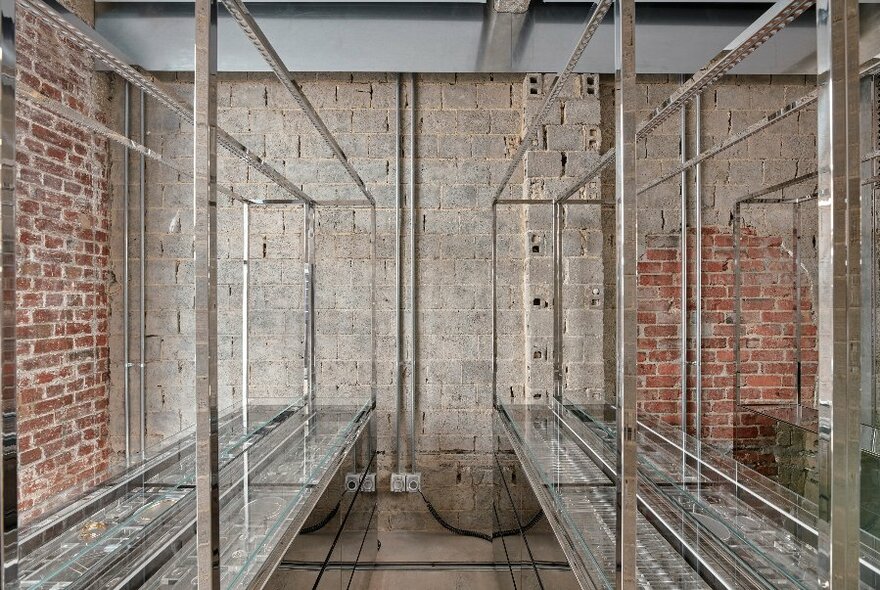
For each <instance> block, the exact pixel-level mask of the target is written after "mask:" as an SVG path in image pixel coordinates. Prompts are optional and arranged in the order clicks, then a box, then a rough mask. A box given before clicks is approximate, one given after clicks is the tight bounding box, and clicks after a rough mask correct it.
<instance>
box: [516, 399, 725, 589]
mask: <svg viewBox="0 0 880 590" xmlns="http://www.w3.org/2000/svg"><path fill="white" fill-rule="evenodd" d="M500 413H501V416H502V418H501V419H502V421H503V423H504V424H505V425H506V426H507V430H508V432H509V434H510V439H511V444H512V445H513V446H514V448H515V449H516V450H517V455H519V456H520V457H521V458H525V460H526V461H527V462H528V465H524V466H523V467H524V468H525V469H526V471H527V472H533V473H535V474H536V475H537V478H538V479H539V482H540V484H539V485H540V486H541V488H542V490H536V491H541V492H547V494H546V495H547V496H549V498H550V499H551V501H552V506H543V508H544V509H545V511H552V512H553V513H554V514H555V515H558V517H559V522H560V523H561V525H562V526H563V528H564V529H565V532H566V535H567V537H569V538H571V539H574V540H575V543H574V545H575V546H574V550H575V551H576V552H577V553H578V555H579V557H580V562H581V563H582V564H583V567H585V568H587V569H588V570H589V571H587V572H580V576H581V578H583V577H587V578H589V579H591V580H593V582H594V583H595V584H596V585H597V586H600V587H604V588H613V587H614V571H615V543H616V539H615V536H614V530H615V520H616V517H617V515H616V507H615V501H616V500H615V495H616V488H615V485H614V483H613V480H612V479H611V478H610V477H609V474H608V473H607V469H606V468H605V465H604V463H603V460H602V459H598V460H596V459H594V458H591V457H589V456H588V455H587V454H586V453H585V452H584V451H583V449H582V447H581V445H580V443H579V441H577V440H576V437H575V435H574V433H573V432H572V431H571V430H569V429H567V428H566V427H565V426H564V425H563V424H561V422H560V420H558V419H557V416H556V415H555V414H554V413H553V412H551V411H550V409H549V408H547V407H546V406H544V405H516V406H503V407H501V408H500ZM533 483H534V482H533ZM542 495H544V494H538V496H539V498H540V497H541V496H542ZM637 526H638V548H637V563H638V566H639V579H638V585H639V587H640V588H685V589H689V588H709V587H710V586H709V585H708V584H707V583H706V582H705V581H704V580H703V579H702V578H701V577H700V575H699V574H698V573H697V572H696V571H694V569H693V568H692V567H691V566H690V565H688V563H687V562H686V561H685V560H684V558H683V557H682V556H681V555H679V553H678V552H677V551H676V550H675V549H674V548H673V547H672V546H671V545H670V544H669V543H668V542H667V541H666V539H665V538H664V537H663V536H662V535H661V534H660V533H659V532H658V531H657V530H656V529H655V528H654V527H653V526H652V525H651V524H650V523H649V522H648V520H647V519H646V518H645V517H644V516H643V515H639V516H638V518H637ZM572 566H573V567H576V564H575V563H573V564H572Z"/></svg>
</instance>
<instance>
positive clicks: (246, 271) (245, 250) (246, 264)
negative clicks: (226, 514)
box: [241, 203, 251, 530]
mask: <svg viewBox="0 0 880 590" xmlns="http://www.w3.org/2000/svg"><path fill="white" fill-rule="evenodd" d="M250 212H251V208H250V205H249V204H248V203H242V204H241V430H242V434H244V435H247V433H248V432H250V416H249V414H250V413H249V411H248V409H249V401H250V399H249V398H250V389H249V387H250V358H249V354H248V353H249V348H250V346H249V339H248V337H249V333H250V286H251V284H250V257H251V246H250V242H251V231H250V230H251V215H250ZM242 459H243V461H242V486H241V487H242V491H243V492H244V493H243V496H244V528H245V530H249V529H250V520H251V505H250V492H251V486H250V481H249V480H250V472H251V465H250V451H245V452H244V456H243V457H242Z"/></svg>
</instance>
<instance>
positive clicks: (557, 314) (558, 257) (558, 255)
mask: <svg viewBox="0 0 880 590" xmlns="http://www.w3.org/2000/svg"><path fill="white" fill-rule="evenodd" d="M552 206H553V219H552V232H553V398H555V399H557V400H559V402H560V403H562V386H563V383H562V363H563V352H564V351H563V336H564V335H563V330H564V321H563V302H562V282H563V277H562V225H563V220H562V217H563V215H562V214H563V207H564V205H563V204H562V203H557V202H556V201H553V205H552ZM549 401H551V400H548V402H549Z"/></svg>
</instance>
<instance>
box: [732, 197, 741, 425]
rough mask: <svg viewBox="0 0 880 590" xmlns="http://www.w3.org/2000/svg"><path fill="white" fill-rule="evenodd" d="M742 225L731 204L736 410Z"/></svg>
mask: <svg viewBox="0 0 880 590" xmlns="http://www.w3.org/2000/svg"><path fill="white" fill-rule="evenodd" d="M741 225H742V207H741V206H740V204H739V203H736V204H735V205H734V206H733V397H734V407H735V408H736V410H735V411H736V412H739V411H740V407H739V406H740V404H741V403H742V400H741V399H740V394H739V392H740V388H741V387H742V371H741V370H740V367H741V366H742V358H741V356H742V351H741V345H740V340H741V339H742V265H741V264H740V257H741V256H742V254H741V251H740V241H741V237H740V233H741V229H740V226H741Z"/></svg>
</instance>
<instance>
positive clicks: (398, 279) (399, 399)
mask: <svg viewBox="0 0 880 590" xmlns="http://www.w3.org/2000/svg"><path fill="white" fill-rule="evenodd" d="M402 93H403V81H402V79H401V76H400V74H398V75H397V92H396V95H395V103H394V106H395V118H394V125H395V140H394V152H395V165H394V173H395V176H394V178H395V189H394V199H395V200H394V203H395V220H396V223H395V249H394V268H395V273H396V276H395V279H394V308H395V310H396V336H395V341H396V355H397V359H396V362H395V378H394V384H395V387H396V394H397V395H396V398H395V399H396V404H395V414H396V416H395V418H396V423H395V439H396V441H395V447H394V448H395V449H396V451H397V473H402V472H403V452H402V449H401V446H400V440H401V432H402V430H403V415H402V413H401V410H402V409H403V293H402V289H403V202H402V201H403V194H402V186H401V121H400V116H401V108H402V103H403V97H402Z"/></svg>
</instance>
